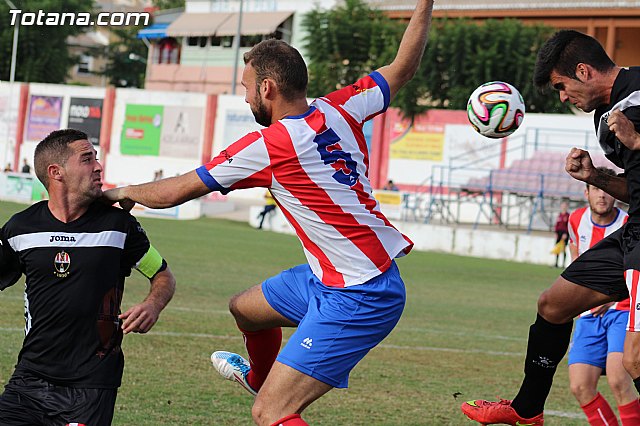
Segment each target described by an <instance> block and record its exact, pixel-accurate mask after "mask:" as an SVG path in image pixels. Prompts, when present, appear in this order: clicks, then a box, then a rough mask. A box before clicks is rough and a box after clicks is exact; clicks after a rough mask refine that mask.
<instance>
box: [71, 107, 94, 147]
mask: <svg viewBox="0 0 640 426" xmlns="http://www.w3.org/2000/svg"><path fill="white" fill-rule="evenodd" d="M101 124H102V99H90V98H71V101H70V102H69V118H68V120H67V127H69V128H72V129H77V130H80V131H82V132H85V133H86V134H87V136H89V142H91V143H92V144H93V145H99V144H100V125H101Z"/></svg>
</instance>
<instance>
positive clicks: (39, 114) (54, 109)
mask: <svg viewBox="0 0 640 426" xmlns="http://www.w3.org/2000/svg"><path fill="white" fill-rule="evenodd" d="M61 113H62V98H61V97H60V96H40V95H31V100H30V102H29V118H28V120H27V140H29V141H40V140H42V139H44V138H45V137H46V136H47V135H48V134H49V133H51V132H53V131H54V130H58V129H60V116H61Z"/></svg>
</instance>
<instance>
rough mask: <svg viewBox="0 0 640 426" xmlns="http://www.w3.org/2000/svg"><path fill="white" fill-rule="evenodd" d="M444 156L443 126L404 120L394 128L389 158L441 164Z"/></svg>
mask: <svg viewBox="0 0 640 426" xmlns="http://www.w3.org/2000/svg"><path fill="white" fill-rule="evenodd" d="M443 156H444V126H443V125H440V124H430V123H424V124H423V123H418V122H414V124H413V125H410V124H409V123H408V121H405V120H403V121H397V122H396V123H394V125H393V126H392V129H391V148H390V152H389V158H392V159H401V158H402V159H407V160H429V161H436V162H440V161H442V159H443Z"/></svg>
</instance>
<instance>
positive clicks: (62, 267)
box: [53, 251, 71, 278]
mask: <svg viewBox="0 0 640 426" xmlns="http://www.w3.org/2000/svg"><path fill="white" fill-rule="evenodd" d="M70 266H71V257H70V256H69V253H67V252H66V251H61V252H58V253H56V257H55V259H53V267H54V269H55V270H54V272H53V273H54V274H55V276H56V277H58V278H65V277H66V276H67V275H69V267H70Z"/></svg>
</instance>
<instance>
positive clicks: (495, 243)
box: [249, 206, 555, 265]
mask: <svg viewBox="0 0 640 426" xmlns="http://www.w3.org/2000/svg"><path fill="white" fill-rule="evenodd" d="M261 210H262V207H260V206H256V207H252V208H251V213H250V219H249V223H250V225H251V226H253V227H256V228H257V227H258V222H259V221H258V214H259V213H260V211H261ZM392 223H393V225H394V226H395V227H396V228H398V230H400V232H402V233H403V234H405V235H406V236H408V237H409V238H410V239H411V240H412V241H413V243H414V250H420V251H437V252H442V253H451V254H457V255H461V256H474V257H481V258H486V259H502V260H511V261H514V262H524V263H534V264H541V265H553V263H554V261H555V257H554V255H552V254H551V253H550V252H551V249H552V248H553V246H554V244H555V235H554V234H552V233H551V232H549V234H548V235H528V234H525V233H513V232H503V231H494V230H480V229H476V230H473V229H469V228H462V227H449V226H439V225H427V224H423V223H417V222H402V221H392ZM263 229H265V230H270V231H274V232H280V233H284V234H292V235H294V234H295V232H294V230H293V228H292V227H291V226H290V225H289V223H288V222H287V221H286V219H285V217H284V215H283V214H282V212H281V211H280V209H276V211H275V213H271V214H270V215H269V216H267V218H266V219H265V221H264V223H263Z"/></svg>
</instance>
